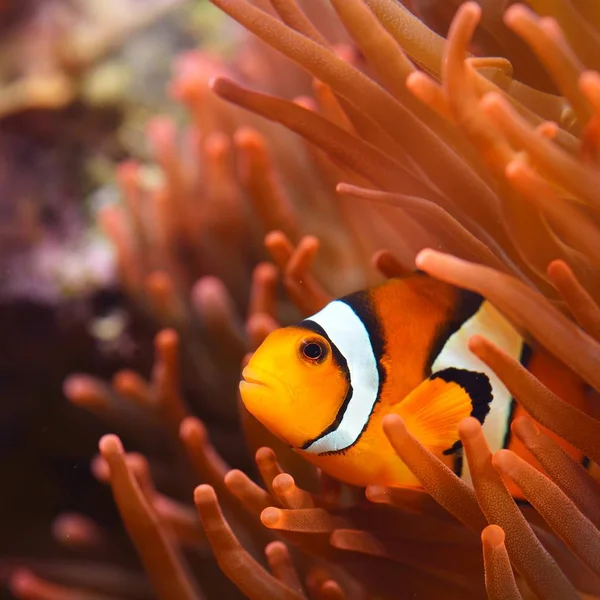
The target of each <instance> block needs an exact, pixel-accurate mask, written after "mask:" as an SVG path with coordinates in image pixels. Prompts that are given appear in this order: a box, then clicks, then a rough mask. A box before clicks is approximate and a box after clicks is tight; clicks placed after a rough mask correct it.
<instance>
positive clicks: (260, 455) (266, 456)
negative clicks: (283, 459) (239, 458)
mask: <svg viewBox="0 0 600 600" xmlns="http://www.w3.org/2000/svg"><path fill="white" fill-rule="evenodd" d="M254 458H255V460H256V462H259V461H263V460H275V458H276V457H275V452H273V449H272V448H269V447H268V446H262V447H261V448H259V449H258V450H257V451H256V454H255V455H254Z"/></svg>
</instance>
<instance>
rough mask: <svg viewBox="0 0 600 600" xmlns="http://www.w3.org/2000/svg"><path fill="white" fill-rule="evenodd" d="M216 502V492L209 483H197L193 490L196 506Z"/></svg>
mask: <svg viewBox="0 0 600 600" xmlns="http://www.w3.org/2000/svg"><path fill="white" fill-rule="evenodd" d="M216 503H217V494H216V493H215V490H214V488H213V487H212V486H211V485H208V484H206V483H204V484H202V485H199V486H198V487H197V488H196V489H195V490H194V504H195V505H196V506H198V507H202V506H207V505H213V504H216Z"/></svg>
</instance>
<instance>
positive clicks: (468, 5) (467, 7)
mask: <svg viewBox="0 0 600 600" xmlns="http://www.w3.org/2000/svg"><path fill="white" fill-rule="evenodd" d="M458 15H467V16H469V18H470V19H476V20H477V21H479V19H480V18H481V6H479V4H477V2H464V3H463V4H461V6H460V8H459V13H457V17H455V18H458Z"/></svg>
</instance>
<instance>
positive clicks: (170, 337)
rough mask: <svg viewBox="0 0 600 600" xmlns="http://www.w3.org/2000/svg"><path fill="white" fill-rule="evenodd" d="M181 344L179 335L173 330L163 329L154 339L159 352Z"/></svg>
mask: <svg viewBox="0 0 600 600" xmlns="http://www.w3.org/2000/svg"><path fill="white" fill-rule="evenodd" d="M178 343H179V334H178V333H177V332H176V331H175V330H174V329H171V328H167V329H161V330H160V331H159V332H158V333H157V334H156V337H155V338H154V346H155V347H156V348H157V349H159V350H167V349H170V348H172V347H173V346H176V345H177V344H178Z"/></svg>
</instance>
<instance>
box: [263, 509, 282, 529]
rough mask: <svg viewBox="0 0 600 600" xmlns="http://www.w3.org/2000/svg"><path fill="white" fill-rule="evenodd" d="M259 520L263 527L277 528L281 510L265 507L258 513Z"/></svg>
mask: <svg viewBox="0 0 600 600" xmlns="http://www.w3.org/2000/svg"><path fill="white" fill-rule="evenodd" d="M260 520H261V522H262V524H263V525H264V526H265V527H268V528H269V529H272V528H274V527H276V526H277V524H278V523H279V522H280V520H281V510H280V509H279V508H277V507H276V506H267V508H265V509H264V510H263V511H262V512H261V513H260Z"/></svg>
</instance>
